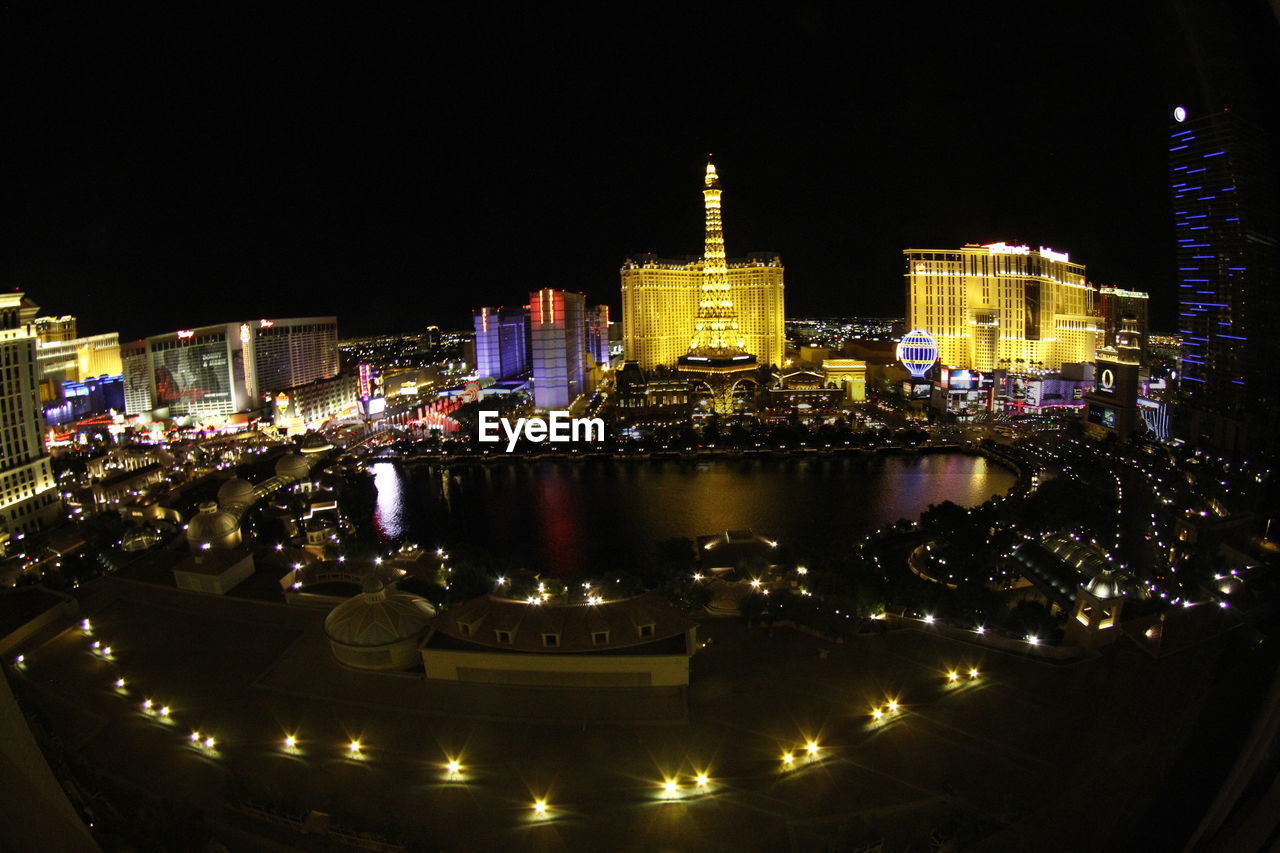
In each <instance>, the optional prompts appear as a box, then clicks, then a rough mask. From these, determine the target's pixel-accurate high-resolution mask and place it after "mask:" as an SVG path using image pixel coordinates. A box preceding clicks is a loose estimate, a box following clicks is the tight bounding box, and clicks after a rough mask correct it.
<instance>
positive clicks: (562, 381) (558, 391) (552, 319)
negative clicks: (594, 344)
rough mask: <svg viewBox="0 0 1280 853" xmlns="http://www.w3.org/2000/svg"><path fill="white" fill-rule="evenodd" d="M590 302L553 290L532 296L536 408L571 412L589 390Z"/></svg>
mask: <svg viewBox="0 0 1280 853" xmlns="http://www.w3.org/2000/svg"><path fill="white" fill-rule="evenodd" d="M586 311H587V300H586V297H584V296H583V295H582V294H581V293H568V292H566V291H563V290H553V289H551V288H549V287H547V288H543V289H542V290H535V291H534V292H532V293H530V294H529V321H530V331H531V333H532V334H531V337H532V340H533V404H534V405H535V406H537V407H538V408H539V409H567V408H568V407H569V405H570V404H571V403H572V402H573V401H574V400H575V399H577V397H578V395H580V394H582V393H583V392H584V391H586V390H587V388H586V371H585V362H586V352H587V327H586Z"/></svg>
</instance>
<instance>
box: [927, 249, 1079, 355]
mask: <svg viewBox="0 0 1280 853" xmlns="http://www.w3.org/2000/svg"><path fill="white" fill-rule="evenodd" d="M903 254H904V255H905V258H906V265H907V269H906V273H905V276H906V282H907V328H909V329H923V330H924V331H926V332H928V333H929V334H930V335H932V336H933V338H934V340H936V341H937V342H938V360H939V361H940V362H941V363H942V364H943V365H945V366H947V367H964V368H969V369H972V370H980V371H983V372H990V371H994V370H997V369H1004V370H1009V371H1012V372H1015V373H1040V372H1047V371H1053V370H1058V369H1060V368H1061V367H1062V365H1064V364H1070V363H1075V362H1091V361H1093V360H1094V355H1095V353H1096V352H1097V346H1098V337H1099V331H1100V329H1101V325H1102V324H1101V322H1100V320H1099V318H1098V317H1096V316H1095V307H1094V298H1095V292H1094V288H1093V287H1092V286H1091V285H1090V284H1089V283H1088V282H1087V281H1085V277H1084V266H1083V265H1082V264H1076V263H1072V262H1071V259H1070V258H1069V257H1068V256H1067V254H1066V253H1065V252H1055V251H1053V250H1052V249H1046V248H1044V247H1041V248H1040V249H1039V250H1038V251H1037V250H1035V249H1032V248H1030V247H1028V246H1010V245H1007V244H1005V243H990V244H988V245H983V246H979V245H974V244H970V245H966V246H964V247H963V248H961V249H905V250H904V251H903Z"/></svg>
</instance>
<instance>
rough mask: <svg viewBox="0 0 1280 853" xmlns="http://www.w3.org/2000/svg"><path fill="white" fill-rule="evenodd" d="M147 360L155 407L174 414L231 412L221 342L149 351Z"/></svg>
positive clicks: (227, 369) (224, 347) (227, 370)
mask: <svg viewBox="0 0 1280 853" xmlns="http://www.w3.org/2000/svg"><path fill="white" fill-rule="evenodd" d="M151 359H152V362H151V363H152V366H153V367H154V370H155V377H156V406H158V407H165V406H167V407H169V408H170V409H171V410H172V411H173V412H174V413H175V414H178V413H189V412H218V413H225V412H230V411H233V410H234V408H235V403H234V399H233V397H232V389H231V369H230V364H229V362H228V358H227V344H226V341H225V340H223V339H221V338H219V339H216V340H211V341H201V342H199V343H191V344H183V345H180V346H176V347H170V348H153V349H152V352H151Z"/></svg>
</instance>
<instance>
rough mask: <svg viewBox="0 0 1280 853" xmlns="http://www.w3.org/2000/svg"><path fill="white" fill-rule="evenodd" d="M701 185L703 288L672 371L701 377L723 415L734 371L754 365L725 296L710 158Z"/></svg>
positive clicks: (721, 231)
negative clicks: (689, 334)
mask: <svg viewBox="0 0 1280 853" xmlns="http://www.w3.org/2000/svg"><path fill="white" fill-rule="evenodd" d="M704 184H705V188H704V189H703V190H702V198H703V204H704V206H705V208H706V221H707V233H706V242H705V247H704V249H703V257H702V290H701V293H700V294H699V298H698V313H697V314H696V315H695V316H694V321H693V328H694V332H693V340H692V341H691V342H690V344H689V352H688V353H686V354H685V355H682V356H680V358H679V359H677V360H676V370H678V371H679V372H681V373H684V374H687V375H688V376H689V378H691V379H699V380H701V381H703V382H705V383H706V384H707V385H708V386H709V387H710V388H711V395H712V400H713V401H714V403H715V409H716V411H717V412H719V413H721V414H727V413H729V412H730V411H732V394H733V386H734V384H735V383H736V382H737V378H736V377H735V374H742V373H749V372H751V371H754V370H755V369H756V368H757V367H758V366H759V365H758V364H757V363H756V357H755V356H754V355H752V354H751V353H749V352H747V351H746V348H745V347H744V345H743V340H742V335H741V333H740V332H739V331H738V312H737V311H736V310H735V309H734V307H733V298H732V297H731V296H730V295H729V276H728V269H727V267H726V266H725V259H724V227H723V225H722V224H721V221H720V192H721V190H720V178H719V176H718V175H717V174H716V166H715V164H714V163H707V175H706V178H705V180H704Z"/></svg>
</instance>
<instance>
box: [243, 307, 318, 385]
mask: <svg viewBox="0 0 1280 853" xmlns="http://www.w3.org/2000/svg"><path fill="white" fill-rule="evenodd" d="M246 327H247V328H248V334H249V336H250V340H249V341H247V342H246V343H248V344H249V345H250V346H249V348H250V350H251V351H252V353H253V367H254V371H255V376H254V378H255V382H256V385H257V391H258V393H259V394H263V395H266V394H271V393H272V392H275V391H281V390H283V389H285V388H296V387H297V386H299V385H306V384H307V383H308V382H315V381H316V380H317V379H329V378H330V377H333V376H336V375H337V373H338V320H337V318H336V317H298V318H293V319H286V320H258V321H256V322H249V323H242V324H241V330H240V335H241V337H243V336H244V334H245V328H246Z"/></svg>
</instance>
